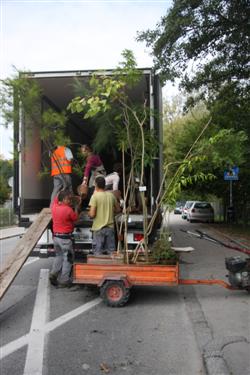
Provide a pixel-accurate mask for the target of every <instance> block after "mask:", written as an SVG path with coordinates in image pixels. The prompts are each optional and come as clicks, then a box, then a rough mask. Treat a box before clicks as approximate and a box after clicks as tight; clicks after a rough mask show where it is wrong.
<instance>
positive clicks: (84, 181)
mask: <svg viewBox="0 0 250 375" xmlns="http://www.w3.org/2000/svg"><path fill="white" fill-rule="evenodd" d="M87 183H88V179H87V177H84V178H83V180H82V185H87Z"/></svg>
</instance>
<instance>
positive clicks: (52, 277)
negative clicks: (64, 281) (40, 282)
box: [49, 273, 58, 286]
mask: <svg viewBox="0 0 250 375" xmlns="http://www.w3.org/2000/svg"><path fill="white" fill-rule="evenodd" d="M49 281H50V284H51V285H54V286H57V285H58V281H57V275H55V274H54V273H51V274H50V275H49Z"/></svg>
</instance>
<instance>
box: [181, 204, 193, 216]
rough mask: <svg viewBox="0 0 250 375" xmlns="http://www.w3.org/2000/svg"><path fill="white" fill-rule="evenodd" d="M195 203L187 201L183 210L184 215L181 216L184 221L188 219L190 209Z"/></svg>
mask: <svg viewBox="0 0 250 375" xmlns="http://www.w3.org/2000/svg"><path fill="white" fill-rule="evenodd" d="M193 203H194V201H186V203H185V205H184V207H183V209H182V214H181V217H182V219H187V215H188V211H189V208H190V207H191V206H192V204H193Z"/></svg>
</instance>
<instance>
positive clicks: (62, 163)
mask: <svg viewBox="0 0 250 375" xmlns="http://www.w3.org/2000/svg"><path fill="white" fill-rule="evenodd" d="M71 172H72V168H71V160H68V159H66V157H65V147H64V146H59V147H58V148H57V149H56V150H55V151H54V152H53V154H52V156H51V176H56V175H58V174H61V173H71Z"/></svg>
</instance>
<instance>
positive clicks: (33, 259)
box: [23, 257, 40, 267]
mask: <svg viewBox="0 0 250 375" xmlns="http://www.w3.org/2000/svg"><path fill="white" fill-rule="evenodd" d="M39 259H40V258H39V257H35V258H30V259H28V260H27V261H26V262H25V263H24V265H23V267H25V266H28V265H29V264H31V263H34V262H36V261H37V260H39Z"/></svg>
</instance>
